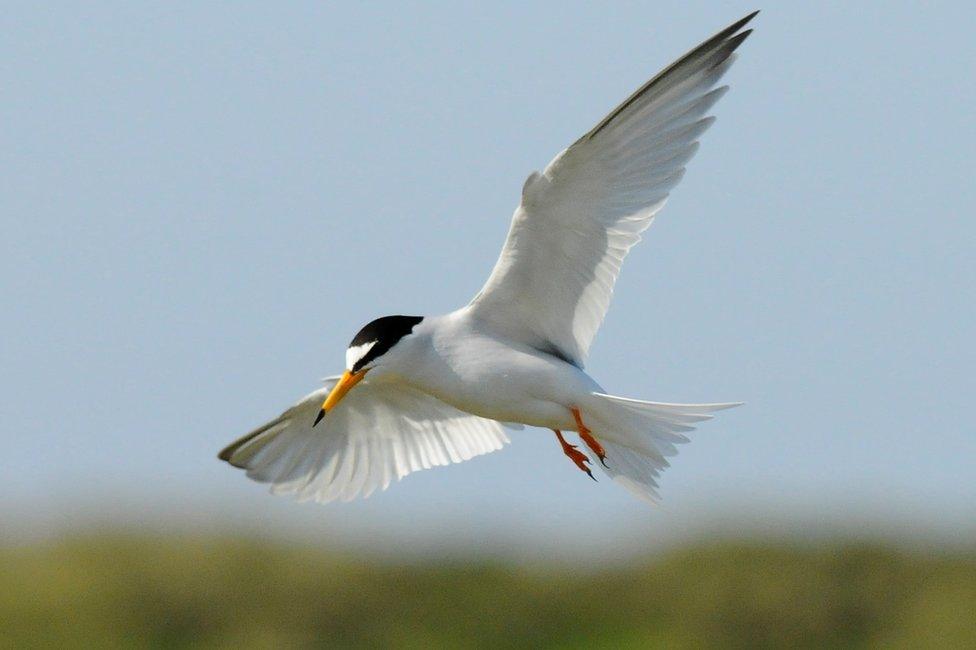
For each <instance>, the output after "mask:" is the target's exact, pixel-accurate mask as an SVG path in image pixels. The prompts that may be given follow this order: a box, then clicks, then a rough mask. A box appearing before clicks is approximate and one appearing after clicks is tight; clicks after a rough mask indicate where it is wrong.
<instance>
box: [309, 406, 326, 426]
mask: <svg viewBox="0 0 976 650" xmlns="http://www.w3.org/2000/svg"><path fill="white" fill-rule="evenodd" d="M324 417H325V409H322V410H321V411H319V414H318V415H316V416H315V422H313V423H312V426H313V427H314V426H315V425H316V424H318V423H319V422H321V421H322V418H324Z"/></svg>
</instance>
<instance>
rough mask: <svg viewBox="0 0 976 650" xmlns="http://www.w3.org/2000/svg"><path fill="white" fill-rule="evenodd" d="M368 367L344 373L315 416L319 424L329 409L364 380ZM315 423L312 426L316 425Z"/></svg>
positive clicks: (316, 422)
mask: <svg viewBox="0 0 976 650" xmlns="http://www.w3.org/2000/svg"><path fill="white" fill-rule="evenodd" d="M367 372H368V369H363V370H359V371H357V372H349V371H348V370H347V371H345V372H344V373H342V379H340V380H339V383H338V384H336V385H335V386H333V387H332V390H331V391H330V392H329V396H328V397H326V398H325V402H323V403H322V410H321V411H319V414H318V416H317V417H316V418H315V424H318V423H319V422H320V421H321V420H322V418H323V417H325V414H326V413H327V412H328V411H331V410H332V409H334V408H335V406H336V404H338V403H339V402H340V401H341V400H342V398H343V397H345V396H346V393H348V392H349V391H350V390H352V387H353V386H355V385H356V384H358V383H359V382H360V381H362V379H363V377H365V376H366V373H367ZM315 424H313V425H312V426H315Z"/></svg>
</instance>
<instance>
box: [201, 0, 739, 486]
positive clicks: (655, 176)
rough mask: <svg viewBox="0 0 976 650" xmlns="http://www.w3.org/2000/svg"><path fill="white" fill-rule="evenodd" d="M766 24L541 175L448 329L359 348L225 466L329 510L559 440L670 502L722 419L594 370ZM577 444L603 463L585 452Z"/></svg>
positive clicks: (385, 329)
mask: <svg viewBox="0 0 976 650" xmlns="http://www.w3.org/2000/svg"><path fill="white" fill-rule="evenodd" d="M756 13H758V12H755V13H752V14H749V15H748V16H746V17H744V18H742V19H741V20H739V21H737V22H735V23H733V24H731V25H729V26H728V27H726V28H725V29H723V30H722V31H720V32H718V33H717V34H715V35H714V36H713V37H711V38H709V39H708V40H706V41H705V42H704V43H702V44H701V45H699V46H698V47H696V48H694V49H693V50H691V51H690V52H688V53H687V54H685V55H684V56H682V57H681V58H680V59H678V60H677V61H675V62H674V63H672V64H671V65H669V66H668V67H666V68H665V69H664V70H663V71H661V72H660V73H659V74H658V75H657V76H655V77H654V78H652V79H651V80H650V81H648V82H647V83H645V84H644V85H643V86H641V87H640V88H639V89H637V91H636V92H635V93H634V94H633V95H631V96H630V97H628V98H627V99H626V100H625V101H624V102H623V103H622V104H620V105H619V106H618V107H617V108H615V109H613V110H612V111H611V112H610V114H609V115H607V116H606V117H605V118H603V120H601V121H600V122H599V123H598V124H597V125H596V126H595V127H593V129H592V130H590V131H589V132H588V133H586V134H585V135H584V136H583V137H581V138H580V139H579V140H577V141H576V142H574V143H573V144H572V145H571V146H569V147H568V148H566V149H564V150H563V151H562V152H560V153H559V154H557V155H556V157H555V158H553V159H552V161H551V162H550V163H549V165H548V166H546V168H545V169H544V170H543V171H542V172H541V173H540V172H533V173H532V174H531V175H529V177H528V179H527V180H526V181H525V184H524V186H523V187H522V199H521V202H520V204H519V206H518V208H516V210H515V214H514V216H513V217H512V222H511V226H510V228H509V232H508V238H507V239H506V241H505V245H504V247H503V248H502V252H501V255H500V256H499V258H498V261H497V262H496V264H495V267H494V269H492V272H491V275H489V276H488V280H487V282H486V283H485V285H484V287H482V289H481V291H479V292H478V294H477V295H476V296H475V297H474V299H473V300H471V302H470V303H468V304H467V305H465V306H464V307H461V308H460V309H458V310H456V311H453V312H451V313H449V314H445V315H441V316H423V317H421V316H401V315H397V316H384V317H382V318H378V319H376V320H374V321H372V322H371V323H369V324H367V325H366V326H365V327H363V328H362V329H361V330H360V331H359V333H357V334H356V336H354V337H353V339H352V341H351V342H350V343H349V346H348V348H347V349H346V359H345V361H346V368H345V372H343V373H342V375H340V376H335V377H329V378H327V379H326V380H325V385H324V386H323V387H322V388H320V389H318V390H316V391H314V392H312V393H311V394H309V395H308V396H306V397H304V398H303V399H302V400H300V401H299V402H298V403H297V404H295V405H294V406H293V407H291V408H290V409H288V410H287V411H285V412H284V413H282V414H281V415H280V416H279V417H277V418H275V419H274V420H272V421H270V422H268V423H267V424H264V425H263V426H261V427H258V428H257V429H255V430H254V431H252V432H251V433H248V434H247V435H246V436H244V437H242V438H240V439H239V440H237V441H236V442H234V443H232V444H230V445H229V446H227V447H226V448H225V449H223V450H222V451H221V452H220V454H219V458H220V459H221V460H225V461H227V462H228V463H230V464H231V465H233V466H235V467H239V468H241V469H244V470H246V472H247V476H248V477H249V478H251V479H254V480H256V481H260V482H263V483H269V484H270V485H271V490H272V492H274V493H276V494H290V495H294V496H296V497H297V498H299V499H301V500H314V501H319V502H329V501H333V500H336V499H342V500H350V499H353V498H355V497H357V496H363V497H365V496H369V495H370V494H371V493H373V492H374V491H376V490H383V489H386V488H387V487H388V486H389V485H390V483H391V482H392V481H393V480H394V479H397V480H399V479H401V478H403V477H404V476H406V475H407V474H410V473H411V472H414V471H417V470H421V469H427V468H430V467H433V466H437V465H447V464H449V463H458V462H461V461H464V460H468V459H470V458H473V457H474V456H478V455H481V454H486V453H488V452H492V451H495V450H498V449H501V448H502V446H503V445H505V444H506V443H507V442H508V441H509V440H508V436H507V435H506V429H513V428H514V429H521V428H523V427H524V426H533V427H542V428H546V429H551V430H552V431H553V432H555V436H556V441H557V442H558V444H559V448H560V449H561V450H562V452H563V453H564V454H565V455H566V456H567V457H568V458H569V460H570V461H572V463H574V464H575V465H576V467H578V468H579V469H580V470H582V471H583V472H585V473H586V474H587V475H589V476H590V478H593V472H592V468H593V467H599V468H600V469H602V471H604V472H605V473H606V474H608V475H609V476H610V477H611V478H612V479H613V480H614V481H615V482H618V483H620V484H622V485H624V486H625V487H626V488H628V489H630V490H631V491H632V492H634V493H635V494H637V495H638V496H640V497H642V498H644V499H647V500H650V501H655V500H656V499H657V479H658V477H659V475H660V472H661V471H662V470H663V469H664V468H665V467H667V466H668V461H667V457H669V456H672V455H674V454H675V453H676V452H677V449H676V447H675V445H677V444H679V443H683V442H687V441H688V438H687V437H686V436H685V434H686V433H687V432H688V431H691V430H692V429H693V425H695V424H696V423H698V422H701V421H704V420H708V419H710V418H711V417H712V416H711V415H710V414H711V413H712V412H713V411H718V410H721V409H726V408H730V407H732V406H737V405H738V403H721V404H664V403H659V402H645V401H640V400H636V399H628V398H624V397H616V396H613V395H608V394H607V393H606V392H605V391H604V390H603V389H602V388H601V387H600V385H599V384H598V383H597V382H596V381H595V380H594V379H593V378H592V377H590V376H589V375H588V374H587V373H586V372H585V371H584V370H583V367H584V362H585V361H586V356H587V351H588V350H589V347H590V343H591V342H592V341H593V337H594V336H595V335H596V332H597V330H598V329H599V327H600V324H601V323H602V321H603V318H604V315H605V314H606V311H607V307H608V306H609V304H610V296H611V293H612V292H613V285H614V282H615V281H616V279H617V275H618V274H619V272H620V267H621V264H622V263H623V260H624V257H625V256H626V255H627V252H628V251H629V250H630V249H631V247H632V246H634V244H636V243H637V242H638V241H639V240H640V238H641V233H642V232H643V231H644V230H646V229H647V227H648V226H650V225H651V222H652V221H653V220H654V217H655V216H656V215H657V213H658V212H659V211H660V210H661V208H663V207H664V204H665V202H666V201H667V199H668V195H669V193H670V192H671V190H672V189H674V187H675V186H676V185H677V184H678V183H679V182H680V181H681V178H682V176H683V175H684V172H685V165H686V164H687V163H688V161H689V160H691V158H692V156H694V155H695V153H696V152H697V150H698V140H699V138H700V137H701V135H702V134H703V133H704V132H705V131H706V130H707V129H708V127H709V126H711V124H712V122H713V121H714V119H715V118H714V117H710V116H709V115H708V113H709V111H710V110H711V109H712V107H713V106H714V105H715V103H716V102H717V101H718V100H719V99H720V98H721V97H722V96H723V95H724V94H725V92H726V91H727V90H728V87H727V86H718V83H719V80H720V79H721V78H722V76H723V75H724V74H725V73H726V72H727V71H728V69H729V67H731V65H732V63H733V61H734V60H735V58H736V55H735V50H736V48H738V47H739V46H740V45H741V44H742V42H743V41H745V39H746V38H747V37H748V36H749V34H750V32H751V30H748V29H746V30H743V27H745V25H746V24H747V23H748V22H749V21H750V20H752V19H753V18H754V17H755V15H756ZM566 432H575V433H576V434H577V435H578V436H579V439H580V441H581V445H582V446H584V447H585V451H583V450H581V449H580V446H581V445H578V444H572V443H571V442H569V441H568V440H567V439H566V437H565V436H564V433H566Z"/></svg>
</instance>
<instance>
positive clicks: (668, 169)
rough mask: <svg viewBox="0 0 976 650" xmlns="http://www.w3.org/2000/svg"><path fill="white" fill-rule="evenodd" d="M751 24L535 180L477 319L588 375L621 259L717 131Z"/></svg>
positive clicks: (477, 304)
mask: <svg viewBox="0 0 976 650" xmlns="http://www.w3.org/2000/svg"><path fill="white" fill-rule="evenodd" d="M756 13H758V12H756ZM755 15H756V14H755V13H753V14H750V15H748V16H746V17H745V18H743V19H741V20H739V21H737V22H735V23H733V24H732V25H729V26H728V27H727V28H725V29H723V30H722V31H720V32H719V33H718V34H716V35H715V36H713V37H712V38H710V39H708V40H707V41H705V42H704V43H702V44H701V45H699V46H698V47H696V48H695V49H693V50H691V51H690V52H688V53H687V54H686V55H685V56H683V57H681V58H680V59H678V60H677V61H676V62H674V63H673V64H671V65H670V66H668V67H667V68H665V69H664V70H663V71H662V72H661V73H659V74H658V75H657V76H655V77H654V78H653V79H651V80H650V81H648V82H647V83H646V84H644V85H643V86H641V87H640V88H639V89H638V90H637V91H636V92H635V93H634V94H633V95H631V96H630V97H629V98H628V99H627V100H625V101H624V102H623V103H622V104H620V106H618V107H617V108H615V109H614V110H613V111H611V112H610V114H609V115H607V116H606V117H605V118H604V119H603V120H601V121H600V123H599V124H597V125H596V126H595V127H594V128H593V129H592V130H591V131H590V132H589V133H587V134H586V135H584V136H583V137H582V138H580V139H579V140H578V141H576V142H575V143H574V144H573V145H572V146H570V147H569V148H568V149H566V150H564V151H562V152H561V153H559V154H558V155H557V156H556V157H555V158H554V159H553V160H552V161H551V162H550V163H549V165H548V166H546V168H545V170H544V171H543V172H542V173H541V174H540V173H538V172H534V173H533V174H531V175H530V176H529V178H528V180H527V181H526V182H525V186H524V187H523V189H522V201H521V204H520V205H519V207H518V208H517V209H516V210H515V214H514V216H513V217H512V224H511V227H510V229H509V233H508V238H507V239H506V241H505V245H504V247H503V248H502V252H501V255H500V256H499V258H498V262H497V263H496V264H495V267H494V269H493V270H492V273H491V275H490V276H489V278H488V281H487V282H486V283H485V286H484V287H483V288H482V289H481V291H480V292H479V293H478V295H477V296H475V298H474V299H473V300H472V302H471V304H470V305H469V309H470V310H471V311H472V312H473V314H474V315H475V316H476V317H478V318H479V319H481V320H482V321H483V322H484V323H486V324H488V325H489V326H491V327H494V328H495V329H496V330H497V331H498V332H499V333H500V334H502V335H504V336H508V337H511V338H515V339H517V340H521V341H525V342H526V343H528V344H529V345H532V346H533V347H536V348H538V349H540V350H546V351H548V352H551V353H553V354H556V355H557V356H560V357H562V358H564V359H566V360H567V361H570V362H571V363H575V364H576V365H578V366H580V367H582V366H583V363H584V362H585V359H586V355H587V352H588V350H589V347H590V344H591V343H592V341H593V337H594V336H595V335H596V332H597V330H598V329H599V327H600V325H601V324H602V322H603V319H604V316H605V315H606V312H607V308H608V307H609V305H610V297H611V294H612V293H613V286H614V284H615V282H616V279H617V276H618V275H619V273H620V267H621V265H622V264H623V260H624V258H625V257H626V256H627V253H628V252H629V251H630V249H631V247H633V246H634V244H636V243H637V242H638V241H640V238H641V233H642V232H643V231H644V230H646V229H647V228H648V226H650V224H651V222H652V221H653V219H654V216H655V215H656V214H657V213H658V211H660V210H661V208H662V207H664V204H665V203H666V202H667V199H668V196H669V194H670V192H671V191H672V190H673V189H674V188H675V187H676V186H677V185H678V183H680V182H681V179H682V178H683V177H684V172H685V165H686V164H687V163H688V162H689V161H690V160H691V158H692V157H693V156H694V155H695V153H696V152H697V151H698V139H699V138H700V137H701V135H702V134H703V133H704V132H705V131H706V130H707V129H708V127H710V126H711V125H712V123H713V122H714V121H715V118H714V117H710V116H708V112H709V111H710V110H711V109H712V107H713V106H714V105H715V104H716V102H718V100H719V99H721V98H722V96H723V95H724V94H725V93H726V91H727V90H728V87H727V86H722V87H718V88H716V87H715V86H716V84H717V83H718V82H719V80H720V79H721V78H722V76H723V75H724V74H725V73H726V72H727V71H728V69H729V67H730V66H731V65H732V63H733V61H734V60H735V55H734V51H735V49H736V48H738V47H739V46H740V45H741V44H742V42H743V41H744V40H745V39H746V38H747V37H748V36H749V33H750V32H751V30H745V31H740V30H741V29H742V28H743V27H744V26H745V25H746V23H748V22H749V21H750V20H752V18H753V17H754V16H755Z"/></svg>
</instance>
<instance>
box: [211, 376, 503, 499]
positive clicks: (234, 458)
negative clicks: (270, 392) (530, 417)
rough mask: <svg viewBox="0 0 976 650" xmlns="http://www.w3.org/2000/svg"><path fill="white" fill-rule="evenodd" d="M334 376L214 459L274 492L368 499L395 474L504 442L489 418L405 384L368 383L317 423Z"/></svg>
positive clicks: (481, 451)
mask: <svg viewBox="0 0 976 650" xmlns="http://www.w3.org/2000/svg"><path fill="white" fill-rule="evenodd" d="M338 379H339V378H338V377H330V378H328V379H326V380H325V386H324V387H323V388H320V389H319V390H317V391H315V392H313V393H311V394H309V395H307V396H306V397H304V398H303V399H302V400H301V401H299V402H298V403H297V404H295V405H294V406H293V407H291V408H290V409H288V410H287V411H285V412H284V413H282V414H281V416H280V417H278V418H276V419H274V420H272V421H271V422H268V423H267V424H265V425H263V426H261V427H258V428H257V429H255V430H254V431H252V432H251V433H249V434H247V435H246V436H244V437H243V438H241V439H239V440H237V441H236V442H234V443H232V444H230V445H228V446H227V447H226V448H224V449H223V450H222V451H221V452H220V454H219V458H220V459H221V460H225V461H227V462H228V463H230V464H231V465H233V466H235V467H239V468H241V469H244V470H246V471H247V476H248V477H249V478H251V479H253V480H255V481H258V482H261V483H270V484H271V491H272V492H273V493H274V494H291V495H294V496H296V497H297V498H298V499H299V500H302V501H305V500H310V499H311V500H315V501H318V502H320V503H327V502H329V501H334V500H336V499H342V500H343V501H349V500H351V499H354V498H356V497H358V496H362V497H368V496H369V495H370V494H372V493H373V492H374V491H375V490H377V489H380V490H385V489H386V488H387V487H388V486H389V485H390V483H391V482H392V481H393V479H397V480H400V479H401V478H403V477H404V476H406V475H407V474H410V473H411V472H415V471H417V470H421V469H428V468H430V467H435V466H437V465H448V464H450V463H460V462H462V461H465V460H468V459H469V458H473V457H475V456H480V455H481V454H487V453H489V452H492V451H496V450H498V449H501V448H502V446H504V445H505V443H507V442H508V437H507V436H506V435H505V431H504V427H503V425H502V424H501V423H499V422H496V421H494V420H488V419H485V418H480V417H477V416H474V415H470V414H467V413H464V412H462V411H459V410H457V409H455V408H454V407H452V406H450V405H448V404H445V403H444V402H441V401H440V400H438V399H436V398H434V397H431V396H429V395H427V394H425V393H422V392H420V391H417V390H415V389H412V388H410V387H408V386H401V385H396V384H386V383H378V384H371V383H369V381H368V380H366V381H363V382H362V383H360V384H359V385H358V386H357V387H356V388H355V390H352V391H350V392H349V394H348V395H347V396H346V397H345V399H343V400H342V404H341V405H340V406H338V407H337V408H336V409H335V410H333V411H330V412H329V414H328V415H327V416H326V417H325V419H323V420H322V421H321V422H320V423H319V425H318V426H317V427H315V428H313V427H312V424H313V423H314V422H315V417H316V415H318V413H319V411H320V409H321V407H322V402H323V401H324V400H325V397H326V395H327V394H328V392H329V390H331V388H332V387H333V386H334V385H335V384H336V382H337V381H338Z"/></svg>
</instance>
